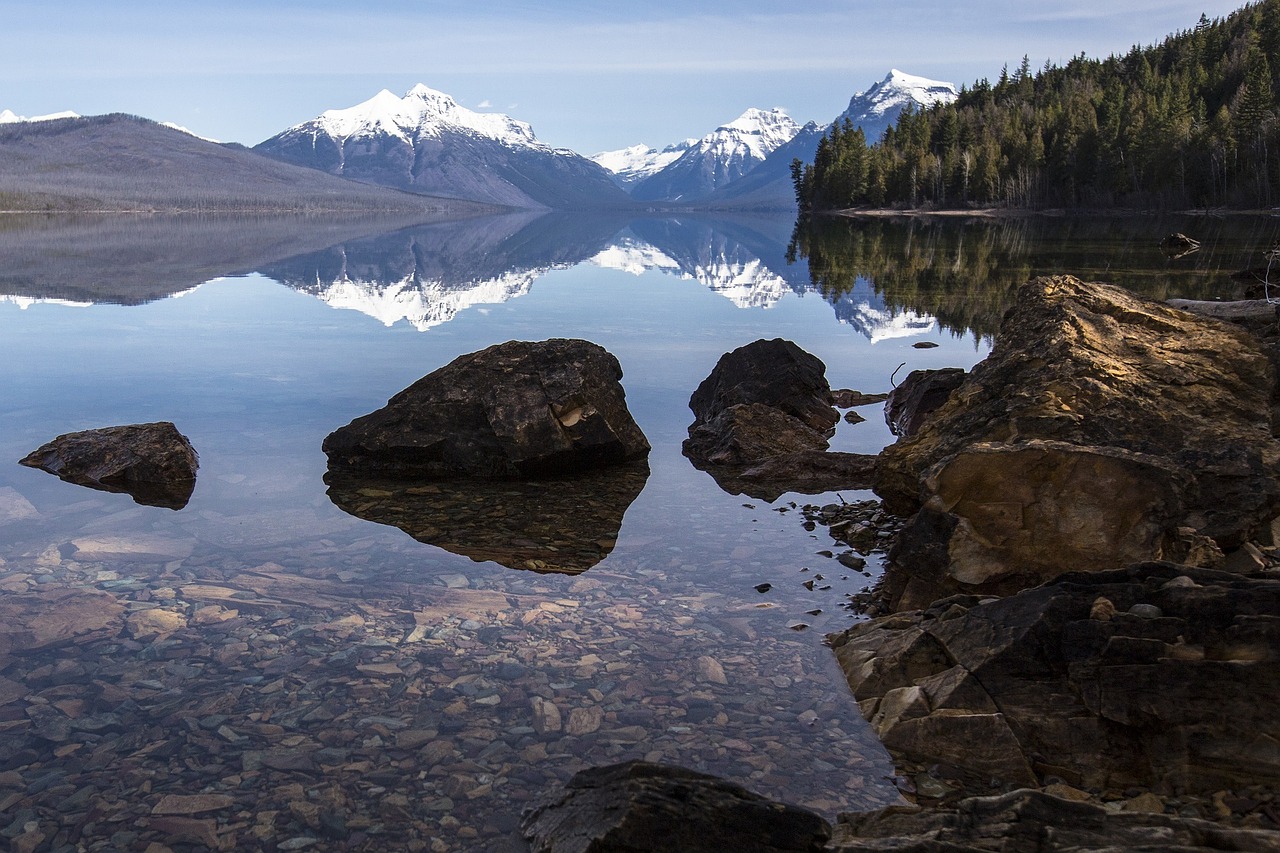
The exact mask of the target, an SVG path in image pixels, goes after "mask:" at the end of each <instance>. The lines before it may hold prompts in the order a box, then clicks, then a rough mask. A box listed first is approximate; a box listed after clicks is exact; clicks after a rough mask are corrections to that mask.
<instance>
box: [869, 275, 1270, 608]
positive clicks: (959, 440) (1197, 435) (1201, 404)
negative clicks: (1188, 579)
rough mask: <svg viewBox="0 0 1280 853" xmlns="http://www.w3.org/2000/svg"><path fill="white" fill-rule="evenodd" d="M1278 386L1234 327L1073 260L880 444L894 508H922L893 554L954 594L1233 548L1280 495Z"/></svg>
mask: <svg viewBox="0 0 1280 853" xmlns="http://www.w3.org/2000/svg"><path fill="white" fill-rule="evenodd" d="M1274 386H1275V370H1274V369H1273V367H1272V365H1271V362H1270V360H1269V359H1268V357H1267V356H1266V354H1265V353H1264V352H1263V351H1262V349H1261V347H1260V346H1259V344H1258V343H1257V342H1256V340H1254V339H1253V338H1252V337H1250V336H1249V335H1248V334H1247V333H1246V332H1244V331H1242V330H1240V329H1238V328H1235V327H1232V326H1229V325H1226V324H1223V323H1219V322H1216V321H1213V320H1208V319H1204V318H1200V317H1196V316H1193V315H1191V314H1187V313H1185V312H1182V311H1177V310H1175V309H1172V308H1169V307H1168V306H1165V305H1162V304H1160V303H1155V302H1150V301H1147V300H1145V299H1142V298H1140V297H1137V296H1134V295H1133V294H1131V293H1128V292H1127V291H1123V290H1120V289H1118V288H1114V287H1109V286H1107V285H1102V284H1086V283H1084V282H1081V281H1078V280H1077V279H1074V278H1071V277H1069V276H1062V277H1056V278H1043V279H1037V280H1035V281H1033V282H1030V283H1029V284H1027V285H1025V286H1023V288H1022V289H1021V290H1020V291H1019V296H1018V302H1017V304H1016V305H1015V306H1014V308H1013V309H1012V310H1010V311H1009V313H1008V314H1006V316H1005V319H1004V322H1003V324H1002V327H1001V331H1000V334H999V336H998V337H997V339H996V345H995V347H994V348H993V349H992V352H991V354H990V356H988V358H987V359H986V360H985V361H983V362H982V363H981V364H979V365H978V366H977V367H975V368H974V370H973V371H972V372H971V373H970V375H969V376H968V377H967V378H965V380H964V382H963V384H961V385H960V387H959V388H957V389H956V390H955V391H954V392H953V393H952V394H951V396H950V397H949V399H948V400H947V402H946V403H945V404H944V405H943V406H942V407H941V408H939V409H938V410H937V411H936V412H935V413H934V414H933V416H932V417H931V418H930V419H929V420H928V421H927V422H926V423H925V424H924V425H923V426H922V427H921V428H920V429H919V431H918V432H916V433H914V434H912V435H909V436H905V437H903V438H901V439H900V440H899V441H898V443H896V444H894V445H892V446H890V447H889V448H886V449H885V451H884V453H883V454H882V455H881V459H880V462H879V464H878V466H877V470H876V486H875V487H876V491H877V492H878V493H879V494H880V495H881V496H882V497H883V498H884V499H885V504H886V506H887V507H888V508H889V509H891V510H892V511H894V512H897V513H900V514H907V513H910V512H915V511H916V510H918V509H921V508H922V507H923V512H922V513H921V515H920V516H919V517H918V518H917V520H916V521H915V522H913V526H914V527H915V529H914V530H908V531H904V533H903V537H902V545H901V546H900V548H902V549H903V550H899V551H895V552H894V553H893V554H892V555H891V556H892V558H893V561H894V562H895V563H896V564H898V565H899V566H903V567H905V569H906V570H907V571H914V570H916V569H918V568H921V567H923V571H924V572H925V573H926V574H932V575H934V576H935V577H934V578H933V580H938V579H941V580H942V581H944V582H945V583H943V584H942V585H940V586H938V587H937V588H936V589H935V597H940V596H941V595H942V594H945V593H946V592H947V591H956V590H959V589H965V590H966V591H972V590H973V589H974V587H975V585H976V584H977V583H979V582H981V581H985V580H988V579H991V578H993V577H997V576H1005V577H1006V578H1007V579H1008V580H1009V582H1010V583H1011V584H1013V575H1015V574H1022V575H1026V578H1025V582H1036V581H1037V580H1042V579H1045V578H1049V577H1053V576H1054V575H1056V574H1057V573H1060V572H1064V571H1072V570H1078V569H1080V568H1089V569H1092V570H1105V569H1112V568H1119V567H1121V566H1123V565H1125V564H1127V563H1128V562H1132V561H1134V560H1139V559H1166V558H1171V559H1177V560H1184V559H1187V558H1188V554H1191V553H1192V552H1195V557H1194V559H1197V560H1200V561H1206V560H1211V559H1212V558H1213V557H1212V554H1211V553H1210V552H1209V551H1206V550H1205V549H1203V548H1198V547H1197V545H1196V540H1195V537H1209V538H1211V539H1213V540H1214V541H1215V542H1216V543H1217V544H1218V545H1219V546H1221V547H1222V548H1224V549H1232V548H1235V547H1238V546H1239V545H1240V544H1241V543H1242V542H1243V541H1244V540H1246V539H1248V538H1249V537H1251V536H1253V535H1254V534H1256V533H1258V532H1260V531H1261V530H1262V528H1264V527H1265V526H1266V525H1267V524H1269V522H1270V520H1271V518H1272V517H1273V516H1275V515H1276V513H1277V510H1280V480H1278V479H1277V476H1276V475H1277V473H1278V471H1280V442H1278V441H1277V440H1276V439H1275V438H1274V437H1273V436H1272V432H1271V411H1270V401H1271V397H1272V393H1273V388H1274ZM1046 499H1048V502H1047V503H1046V502H1045V500H1046ZM1050 503H1051V504H1052V511H1049V509H1048V507H1049V504H1050ZM992 567H995V568H994V570H993V568H992ZM965 578H967V579H968V580H964V579H965ZM933 580H930V582H933ZM947 583H949V584H950V586H947V585H946V584H947ZM1013 585H1014V586H1016V584H1013ZM916 600H917V601H918V600H919V597H917V599H916Z"/></svg>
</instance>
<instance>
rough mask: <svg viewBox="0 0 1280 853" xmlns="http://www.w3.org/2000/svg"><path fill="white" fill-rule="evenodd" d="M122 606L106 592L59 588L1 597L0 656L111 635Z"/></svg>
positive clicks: (118, 624)
mask: <svg viewBox="0 0 1280 853" xmlns="http://www.w3.org/2000/svg"><path fill="white" fill-rule="evenodd" d="M123 615H124V605H122V604H121V603H120V602H119V601H118V600H116V597H115V596H113V595H110V594H108V593H105V592H97V591H92V590H83V589H61V590H49V591H40V592H36V593H29V594H6V595H3V596H0V655H8V654H12V653H14V652H24V651H33V650H36V649H43V648H49V647H54V646H61V645H64V644H66V643H71V642H76V641H80V640H85V639H89V638H93V637H103V636H114V635H115V634H117V633H119V631H120V630H121V629H122V628H123V627H124V618H123Z"/></svg>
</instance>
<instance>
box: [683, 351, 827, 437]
mask: <svg viewBox="0 0 1280 853" xmlns="http://www.w3.org/2000/svg"><path fill="white" fill-rule="evenodd" d="M826 374H827V369H826V367H825V366H824V365H823V364H822V362H821V361H819V360H818V358H817V357H816V356H813V355H811V354H809V353H807V352H805V351H804V350H802V349H800V347H798V346H796V345H795V344H793V343H792V342H791V341H787V340H783V339H782V338H774V339H773V340H769V341H766V340H758V341H755V342H753V343H749V344H747V345H745V346H741V347H738V348H737V349H736V350H734V351H733V352H729V353H725V354H724V355H723V356H721V357H720V360H719V361H718V362H716V366H715V368H714V369H713V370H712V371H711V375H710V376H708V377H707V378H706V379H705V380H703V382H702V384H701V385H699V386H698V388H697V390H696V391H694V392H693V396H692V397H690V398H689V408H690V409H692V410H693V414H694V418H695V420H694V426H697V425H699V424H703V423H707V422H709V421H711V420H714V419H715V418H716V416H717V415H719V414H720V413H721V412H724V411H725V410H727V409H730V408H732V407H734V406H740V405H745V404H750V403H761V404H763V405H765V406H768V407H769V408H772V409H777V410H778V411H780V412H782V413H783V414H787V415H790V416H791V417H793V418H796V419H797V420H799V421H800V422H801V423H803V424H805V425H806V426H808V427H809V428H810V429H812V430H816V431H817V432H819V433H823V434H829V432H830V430H832V429H834V428H835V425H836V422H837V421H838V420H839V415H837V414H836V412H835V411H834V409H833V408H832V397H831V386H830V385H829V384H827V375H826ZM691 429H692V428H691Z"/></svg>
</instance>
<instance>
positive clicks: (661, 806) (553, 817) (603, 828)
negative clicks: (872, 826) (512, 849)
mask: <svg viewBox="0 0 1280 853" xmlns="http://www.w3.org/2000/svg"><path fill="white" fill-rule="evenodd" d="M522 829H523V832H524V835H525V837H526V838H527V839H529V842H530V845H531V847H532V849H533V850H534V851H535V853H588V851H590V853H639V851H646V853H721V851H725V850H737V851H756V853H773V851H778V853H783V851H794V853H809V852H810V851H812V853H818V851H821V850H822V849H823V845H824V844H825V842H826V841H827V839H828V838H829V837H830V827H829V826H828V825H827V822H826V821H825V820H823V819H822V818H821V817H819V816H818V815H816V814H814V813H813V812H810V811H807V810H806V809H802V808H799V807H797V806H790V805H784V804H782V803H778V802H775V801H773V800H769V799H766V798H764V797H761V796H759V795H758V794H753V793H752V792H750V791H748V790H747V789H746V788H743V787H742V786H741V785H736V784H734V783H732V782H728V781H726V780H724V779H718V778H716V777H715V776H708V775H705V774H702V773H695V772H693V771H692V770H685V769H684V768H682V767H672V766H667V765H659V764H649V763H647V762H643V761H629V762H625V763H623V764H614V765H610V766H607V767H596V768H591V769H589V770H583V771H581V772H579V773H577V774H576V775H575V776H574V777H573V778H572V779H570V780H569V782H568V783H567V784H566V785H565V787H564V790H563V791H562V792H560V793H558V794H556V795H553V796H551V797H549V798H547V799H545V800H543V801H542V802H541V803H539V804H537V805H535V806H534V807H532V808H531V809H529V810H527V811H526V812H525V815H524V821H523V826H522Z"/></svg>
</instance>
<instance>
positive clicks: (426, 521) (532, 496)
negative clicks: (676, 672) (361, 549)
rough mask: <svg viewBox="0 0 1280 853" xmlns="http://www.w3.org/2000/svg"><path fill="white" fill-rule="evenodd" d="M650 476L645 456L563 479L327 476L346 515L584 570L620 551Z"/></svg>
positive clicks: (458, 548)
mask: <svg viewBox="0 0 1280 853" xmlns="http://www.w3.org/2000/svg"><path fill="white" fill-rule="evenodd" d="M648 478H649V466H648V464H647V463H645V462H643V461H642V462H639V463H635V464H630V465H622V466H615V467H611V468H603V469H596V470H593V471H587V472H584V473H581V474H578V475H575V476H573V477H571V478H560V479H540V480H484V479H463V480H442V481H437V482H432V483H412V484H410V483H405V482H404V481H403V480H368V479H358V478H351V477H349V476H343V475H341V474H334V473H332V472H331V473H330V475H329V477H328V478H327V481H328V483H329V498H330V500H332V501H333V502H334V504H336V505H337V506H338V507H339V508H340V509H342V510H343V511H344V512H347V513H350V514H351V515H354V516H356V517H358V518H363V519H365V520H366V521H373V522H377V523H378V524H387V525H391V526H393V527H398V528H400V529H401V530H403V531H404V532H405V533H408V534H409V535H410V536H412V537H413V538H414V539H417V540H418V541H419V542H425V543H427V544H428V545H434V546H436V547H438V548H443V549H444V550H446V551H449V552H451V553H454V554H459V555H461V556H464V557H470V558H471V559H472V560H475V561H476V562H484V561H492V562H495V563H498V564H500V565H503V566H506V567H508V568H512V569H527V570H530V571H535V572H554V573H560V574H578V573H580V572H584V571H586V570H587V569H589V568H591V567H592V566H595V565H596V564H597V563H599V562H600V561H601V560H603V559H604V558H605V557H607V556H608V555H609V554H610V552H612V551H613V549H614V546H615V545H616V543H617V538H618V532H619V530H621V528H622V517H623V516H624V515H625V514H626V511H627V508H628V507H630V506H631V504H632V502H634V501H635V499H636V498H637V497H638V496H639V495H640V492H641V491H642V490H643V489H644V484H645V482H646V481H647V480H648Z"/></svg>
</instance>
